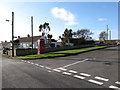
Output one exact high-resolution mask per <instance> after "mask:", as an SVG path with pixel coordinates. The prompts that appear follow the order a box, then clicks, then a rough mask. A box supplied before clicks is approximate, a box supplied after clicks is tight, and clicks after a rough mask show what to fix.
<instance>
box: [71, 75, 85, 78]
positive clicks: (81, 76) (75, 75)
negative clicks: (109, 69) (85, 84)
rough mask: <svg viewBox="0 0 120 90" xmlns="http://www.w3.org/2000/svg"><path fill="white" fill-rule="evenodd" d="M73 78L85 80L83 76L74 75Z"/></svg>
mask: <svg viewBox="0 0 120 90" xmlns="http://www.w3.org/2000/svg"><path fill="white" fill-rule="evenodd" d="M73 77H76V78H79V79H85V77H83V76H78V75H74V76H73Z"/></svg>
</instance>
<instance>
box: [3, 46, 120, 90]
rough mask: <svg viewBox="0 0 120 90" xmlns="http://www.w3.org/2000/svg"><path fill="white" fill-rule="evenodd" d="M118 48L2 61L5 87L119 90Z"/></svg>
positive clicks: (4, 59) (4, 58)
mask: <svg viewBox="0 0 120 90" xmlns="http://www.w3.org/2000/svg"><path fill="white" fill-rule="evenodd" d="M118 64H120V62H119V61H118V47H110V48H106V49H101V50H95V51H90V52H86V53H82V54H78V55H72V56H67V57H57V58H51V59H38V60H20V59H10V58H9V59H8V58H6V57H3V58H2V88H113V89H119V88H120V79H119V77H118Z"/></svg>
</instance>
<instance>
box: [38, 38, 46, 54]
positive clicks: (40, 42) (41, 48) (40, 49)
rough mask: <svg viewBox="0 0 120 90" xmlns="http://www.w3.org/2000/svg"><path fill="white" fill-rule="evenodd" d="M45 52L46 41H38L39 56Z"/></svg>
mask: <svg viewBox="0 0 120 90" xmlns="http://www.w3.org/2000/svg"><path fill="white" fill-rule="evenodd" d="M44 50H45V47H44V39H39V40H38V54H43V53H44Z"/></svg>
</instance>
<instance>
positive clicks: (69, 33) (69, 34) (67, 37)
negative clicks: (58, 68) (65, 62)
mask: <svg viewBox="0 0 120 90" xmlns="http://www.w3.org/2000/svg"><path fill="white" fill-rule="evenodd" d="M72 35H73V34H72V29H69V30H68V29H67V28H66V29H65V31H64V34H62V37H63V38H64V39H63V41H64V42H67V43H68V46H69V45H70V39H71V38H72Z"/></svg>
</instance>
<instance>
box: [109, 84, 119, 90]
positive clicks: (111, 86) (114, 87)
mask: <svg viewBox="0 0 120 90" xmlns="http://www.w3.org/2000/svg"><path fill="white" fill-rule="evenodd" d="M109 88H112V89H117V90H120V88H119V87H116V86H113V85H110V86H109Z"/></svg>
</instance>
